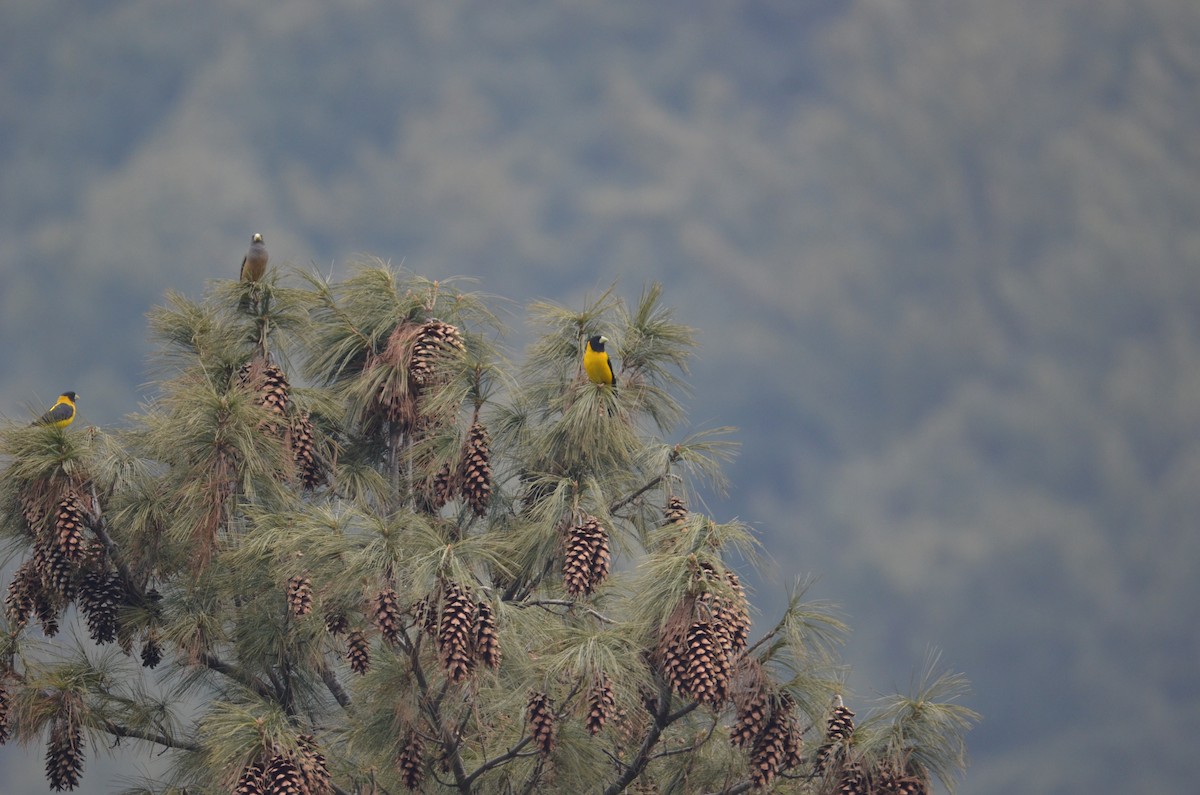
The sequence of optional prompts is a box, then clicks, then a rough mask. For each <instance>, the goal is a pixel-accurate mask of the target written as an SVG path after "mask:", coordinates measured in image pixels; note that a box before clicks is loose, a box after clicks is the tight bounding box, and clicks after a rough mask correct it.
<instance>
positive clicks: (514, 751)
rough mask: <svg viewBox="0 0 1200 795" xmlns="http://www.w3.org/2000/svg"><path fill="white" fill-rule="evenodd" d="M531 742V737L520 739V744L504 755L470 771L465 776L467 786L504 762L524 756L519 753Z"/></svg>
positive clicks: (526, 736)
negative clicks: (469, 773)
mask: <svg viewBox="0 0 1200 795" xmlns="http://www.w3.org/2000/svg"><path fill="white" fill-rule="evenodd" d="M531 742H533V736H532V735H529V734H527V735H525V736H524V737H522V738H521V740H520V742H518V743H517V744H516V745H514V746H513V747H512V748H509V749H508V750H507V751H505V752H504V753H502V754H500V756H497V757H493V758H491V759H489V760H488V761H486V762H484V763H483V764H482V765H480V766H479V767H478V768H476V769H475V770H474V771H472V773H471V775H469V776H467V778H466V783H467V785H468V786H470V785H471V784H472V783H474V781H475V779H477V778H479V777H480V776H482V775H483V774H484V773H486V772H488V771H489V770H494V769H495V768H497V767H500V766H501V765H503V764H505V763H506V762H509V761H512V760H513V759H516V758H517V757H519V756H524V754H522V753H521V749H522V748H524V747H525V746H527V745H529V744H530V743H531Z"/></svg>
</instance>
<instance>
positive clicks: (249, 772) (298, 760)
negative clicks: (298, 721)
mask: <svg viewBox="0 0 1200 795" xmlns="http://www.w3.org/2000/svg"><path fill="white" fill-rule="evenodd" d="M332 792H333V787H332V786H331V780H330V776H329V768H328V766H327V765H326V763H325V755H324V754H322V753H321V750H320V748H319V747H318V745H317V741H316V738H315V737H313V736H312V735H309V734H306V735H301V736H300V737H298V738H297V739H296V750H289V751H280V752H276V753H273V754H271V755H270V756H269V757H265V758H264V759H259V760H256V761H254V762H251V763H250V764H249V765H247V766H246V768H245V769H244V770H243V771H242V774H241V776H239V777H238V780H237V784H235V785H234V788H233V794H234V795H331V793H332Z"/></svg>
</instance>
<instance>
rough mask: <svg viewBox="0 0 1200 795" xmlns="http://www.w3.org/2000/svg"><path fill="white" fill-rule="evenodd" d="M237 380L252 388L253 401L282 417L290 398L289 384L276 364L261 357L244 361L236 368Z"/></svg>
mask: <svg viewBox="0 0 1200 795" xmlns="http://www.w3.org/2000/svg"><path fill="white" fill-rule="evenodd" d="M238 382H239V383H240V384H242V385H243V386H248V387H251V388H253V389H254V391H255V392H256V393H257V395H256V397H255V402H257V403H258V405H260V406H262V407H263V408H265V409H267V410H268V411H270V412H271V413H272V414H275V415H278V416H280V417H282V416H283V415H284V414H285V413H286V412H287V407H288V403H289V402H290V400H291V397H290V394H291V385H290V384H288V379H287V376H286V375H284V372H283V370H281V369H280V368H279V366H278V365H274V364H268V363H266V362H265V361H264V360H262V359H255V360H253V361H249V362H246V363H245V364H243V365H242V367H241V369H240V370H238Z"/></svg>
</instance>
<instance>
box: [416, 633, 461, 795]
mask: <svg viewBox="0 0 1200 795" xmlns="http://www.w3.org/2000/svg"><path fill="white" fill-rule="evenodd" d="M409 659H410V661H411V664H412V672H413V678H414V679H416V680H417V688H418V689H419V690H420V691H421V699H420V701H421V708H422V709H424V710H425V714H426V717H428V718H429V725H430V726H432V727H435V728H436V729H437V731H438V735H439V737H438V741H439V742H440V743H441V744H442V748H443V749H444V750H445V752H446V761H447V763H449V765H450V773H451V775H453V776H454V784H455V786H456V787H457V789H458V791H459V792H461V793H462V794H463V795H471V784H470V782H469V781H467V772H466V770H464V769H463V765H462V756H461V755H460V754H459V753H458V740H456V739H455V738H454V737H452V736H450V733H449V732H448V731H447V730H446V726H445V723H444V722H443V721H442V716H441V710H440V709H439V705H440V702H441V695H439V696H438V697H437V698H436V699H433V698H430V695H429V680H428V679H426V678H425V669H424V668H422V667H421V660H420V658H419V657H418V656H417V653H416V646H415V645H414V647H413V651H412V652H411V653H410V655H409ZM444 694H445V690H444V689H443V692H442V695H444Z"/></svg>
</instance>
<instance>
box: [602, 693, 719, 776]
mask: <svg viewBox="0 0 1200 795" xmlns="http://www.w3.org/2000/svg"><path fill="white" fill-rule="evenodd" d="M698 706H700V702H698V701H693V702H691V703H690V704H688V705H687V706H685V707H683V708H682V709H679V710H677V711H676V712H673V713H672V712H670V708H671V691H670V689H669V688H668V687H667V684H666V683H665V682H662V683H660V684H659V687H658V710H657V711H656V712H655V713H654V723H652V724H651V725H650V728H649V729H648V730H647V732H646V737H645V739H643V740H642V745H641V747H640V748H638V752H637V756H635V757H634V758H633V761H632V762H630V763H629V764H628V765H626V766H625V772H623V773H622V774H621V775H620V776H618V777H617V780H616V781H614V782H613V783H612V784H610V785H609V786H608V788H607V789H606V790H604V795H617V794H618V793H620V792H623V791H624V790H625V788H626V787H628V786H629V785H630V784H632V783H633V781H634V779H636V778H637V777H638V776H640V775H641V774H642V771H643V770H645V769H646V765H647V764H649V762H650V759H651V751H653V750H654V746H655V745H657V744H658V740H659V738H660V737H662V733H663V731H664V730H665V729H666V728H667V727H668V726H670V725H671V724H672V723H674V722H675V721H677V720H679V719H680V718H682V717H683V716H684V715H687V714H688V713H689V712H691V711H692V710H694V709H696V707H698Z"/></svg>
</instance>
